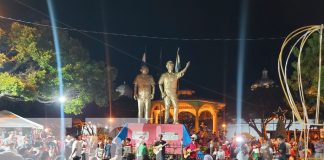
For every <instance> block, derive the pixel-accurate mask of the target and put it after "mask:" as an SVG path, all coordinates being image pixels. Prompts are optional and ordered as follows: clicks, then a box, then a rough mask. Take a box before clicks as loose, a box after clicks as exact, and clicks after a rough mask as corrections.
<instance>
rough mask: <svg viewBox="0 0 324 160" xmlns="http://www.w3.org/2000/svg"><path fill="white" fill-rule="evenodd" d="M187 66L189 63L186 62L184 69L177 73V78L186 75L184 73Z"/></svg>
mask: <svg viewBox="0 0 324 160" xmlns="http://www.w3.org/2000/svg"><path fill="white" fill-rule="evenodd" d="M189 66H190V61H189V62H187V64H186V67H185V68H184V69H183V70H181V71H180V72H178V77H179V78H180V77H182V76H184V74H185V73H186V71H187V69H188V68H189Z"/></svg>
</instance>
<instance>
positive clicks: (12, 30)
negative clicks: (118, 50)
mask: <svg viewBox="0 0 324 160" xmlns="http://www.w3.org/2000/svg"><path fill="white" fill-rule="evenodd" d="M51 33H52V32H51V30H50V28H44V27H43V28H37V27H33V26H27V25H23V24H19V23H12V24H11V25H10V26H9V27H1V28H0V96H1V97H7V98H10V99H11V100H15V101H16V100H20V101H38V102H41V103H56V102H57V99H58V96H59V93H58V87H59V81H58V77H57V65H56V58H55V50H54V43H53V38H52V34H51ZM59 42H60V49H61V61H62V74H63V83H64V95H65V96H66V97H67V101H66V103H65V108H64V111H65V112H66V113H71V114H79V113H81V110H82V108H83V107H84V106H85V105H86V104H88V103H91V102H95V103H96V104H97V105H99V106H105V105H106V104H107V91H106V88H107V87H106V84H107V83H106V82H107V81H106V79H107V70H106V68H105V63H104V62H97V61H94V60H92V59H90V57H89V52H88V51H87V50H86V49H85V48H84V47H83V46H82V44H81V43H80V41H78V40H77V39H75V38H72V37H71V36H69V34H68V33H67V32H65V31H60V32H59ZM110 75H111V80H112V81H114V80H115V78H116V75H117V70H116V69H115V68H112V69H111V70H110ZM113 97H115V93H113Z"/></svg>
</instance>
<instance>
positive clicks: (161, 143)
mask: <svg viewBox="0 0 324 160" xmlns="http://www.w3.org/2000/svg"><path fill="white" fill-rule="evenodd" d="M165 145H166V141H164V140H163V135H162V134H160V135H159V140H158V141H156V142H155V143H154V146H155V147H158V148H161V151H160V152H158V153H157V154H156V155H155V158H156V160H165Z"/></svg>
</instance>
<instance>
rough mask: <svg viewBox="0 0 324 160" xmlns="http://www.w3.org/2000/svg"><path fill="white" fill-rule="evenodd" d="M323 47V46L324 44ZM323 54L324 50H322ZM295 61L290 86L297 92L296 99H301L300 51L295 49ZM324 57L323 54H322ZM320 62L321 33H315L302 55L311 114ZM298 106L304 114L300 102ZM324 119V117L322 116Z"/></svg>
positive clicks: (323, 95)
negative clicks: (299, 79)
mask: <svg viewBox="0 0 324 160" xmlns="http://www.w3.org/2000/svg"><path fill="white" fill-rule="evenodd" d="M322 45H323V44H322ZM322 52H323V49H322ZM293 53H294V56H295V57H296V58H295V60H294V61H293V62H292V68H293V72H292V75H291V77H290V81H289V84H290V86H291V88H292V90H293V91H295V97H298V98H299V93H297V92H298V75H297V58H298V53H299V49H298V48H294V50H293ZM322 57H323V54H322ZM318 60H319V33H314V34H313V35H312V36H311V37H310V38H309V39H308V40H307V42H306V44H305V46H304V48H303V50H302V55H301V62H300V66H301V77H302V85H303V87H304V93H305V98H306V99H305V100H306V105H307V110H308V113H309V114H311V115H312V114H313V113H314V112H315V106H316V98H317V85H318V64H319V63H318ZM323 67H324V64H323V62H322V66H321V71H322V73H321V75H320V76H321V79H322V80H321V88H320V92H321V97H320V100H321V105H320V114H322V115H323V113H324V105H323V102H324V74H323V73H324V68H323ZM297 105H298V106H300V107H299V108H298V109H299V110H300V111H301V112H302V107H301V105H300V102H298V101H297ZM320 117H323V116H320Z"/></svg>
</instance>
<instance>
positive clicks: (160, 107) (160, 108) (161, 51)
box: [159, 48, 163, 124]
mask: <svg viewBox="0 0 324 160" xmlns="http://www.w3.org/2000/svg"><path fill="white" fill-rule="evenodd" d="M162 53H163V49H162V48H161V50H160V76H161V75H162ZM162 103H163V97H162V99H161V103H160V106H159V110H160V112H159V114H160V115H159V117H160V122H159V123H160V124H162Z"/></svg>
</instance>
